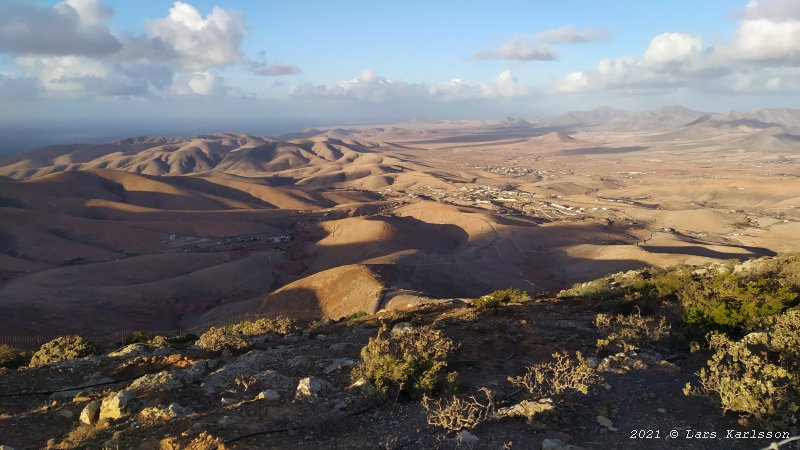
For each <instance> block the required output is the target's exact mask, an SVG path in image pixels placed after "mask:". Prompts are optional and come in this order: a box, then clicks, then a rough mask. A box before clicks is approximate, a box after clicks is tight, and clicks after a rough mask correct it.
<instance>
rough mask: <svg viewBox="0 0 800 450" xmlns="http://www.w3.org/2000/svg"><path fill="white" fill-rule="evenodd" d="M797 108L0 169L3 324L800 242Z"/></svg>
mask: <svg viewBox="0 0 800 450" xmlns="http://www.w3.org/2000/svg"><path fill="white" fill-rule="evenodd" d="M798 235H800V111H796V110H784V109H773V110H761V111H757V112H755V113H749V114H742V113H738V112H730V113H726V114H710V113H709V114H707V113H703V112H697V111H691V110H688V109H685V108H681V107H671V108H662V109H659V110H654V111H645V112H637V113H631V112H625V111H620V110H613V109H610V108H600V109H597V110H593V111H588V112H575V113H569V114H566V115H563V116H558V117H553V118H549V119H542V120H539V121H533V122H529V121H525V120H520V119H510V118H509V119H504V120H493V121H488V120H487V121H433V120H431V121H423V120H420V121H413V122H406V123H399V124H388V125H372V126H359V127H331V128H325V129H309V130H304V131H302V132H298V133H292V134H288V135H284V136H278V137H259V136H251V135H245V134H237V133H219V134H211V135H204V136H196V137H154V136H149V137H136V138H130V139H124V140H120V141H116V142H110V143H105V144H92V145H59V146H51V147H46V148H42V149H39V150H34V151H31V152H27V153H24V154H20V155H13V156H10V157H8V158H6V159H5V160H4V161H2V162H0V328H2V330H3V334H4V335H36V334H61V333H69V332H79V331H80V332H82V333H83V334H88V335H92V334H94V335H97V336H102V335H104V334H108V333H111V332H112V331H117V330H134V329H139V330H151V331H160V330H175V329H186V328H190V327H193V326H197V325H202V324H207V323H210V322H213V321H219V320H227V319H231V318H234V317H240V316H242V315H248V314H262V313H267V314H278V313H287V314H291V315H293V316H295V317H298V318H318V317H322V316H327V317H331V318H339V317H342V316H346V315H349V314H352V313H355V312H358V311H364V312H368V313H371V312H375V311H377V310H379V309H382V308H393V307H397V306H405V305H407V304H412V303H416V302H420V301H422V300H425V299H429V298H442V299H444V298H458V297H476V296H480V295H482V294H485V293H487V292H489V291H491V290H494V289H499V288H506V287H516V288H520V289H525V290H528V291H531V292H533V293H545V292H550V293H552V292H557V291H558V290H560V289H563V288H564V287H566V286H568V285H570V284H572V283H575V282H580V281H586V280H590V279H594V278H597V277H599V276H602V275H605V274H608V273H614V272H619V271H625V270H630V269H638V268H642V267H646V266H669V265H674V264H701V263H706V262H710V261H714V260H722V259H730V258H738V259H745V258H749V257H753V256H763V255H771V254H774V253H776V252H785V251H794V250H800V241H798V240H797V239H796V236H798Z"/></svg>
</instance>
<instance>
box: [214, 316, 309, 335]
mask: <svg viewBox="0 0 800 450" xmlns="http://www.w3.org/2000/svg"><path fill="white" fill-rule="evenodd" d="M223 329H224V330H225V332H227V333H229V334H241V335H244V336H257V335H259V334H268V333H274V334H279V335H282V336H283V335H287V334H291V333H294V332H296V331H297V323H296V322H295V321H294V320H292V319H290V318H289V317H286V316H278V317H275V318H272V319H271V318H267V317H262V318H260V319H258V320H254V321H248V320H245V321H242V322H239V323H235V324H233V325H228V326H226V327H223Z"/></svg>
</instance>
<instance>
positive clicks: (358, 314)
mask: <svg viewBox="0 0 800 450" xmlns="http://www.w3.org/2000/svg"><path fill="white" fill-rule="evenodd" d="M368 315H369V314H367V313H366V312H365V311H356V312H354V313H353V314H350V315H349V316H347V317H346V319H347V320H352V319H359V318H361V317H365V316H368Z"/></svg>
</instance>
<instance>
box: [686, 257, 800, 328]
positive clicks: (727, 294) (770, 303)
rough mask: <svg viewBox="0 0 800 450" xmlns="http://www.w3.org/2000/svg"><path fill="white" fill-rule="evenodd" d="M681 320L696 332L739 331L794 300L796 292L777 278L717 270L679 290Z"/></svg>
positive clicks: (790, 304)
mask: <svg viewBox="0 0 800 450" xmlns="http://www.w3.org/2000/svg"><path fill="white" fill-rule="evenodd" d="M678 297H679V298H680V300H681V304H682V306H683V308H684V313H683V320H684V322H685V323H686V325H687V326H689V327H690V328H691V329H694V330H697V331H698V332H704V331H710V330H723V331H726V332H728V333H733V334H741V332H742V331H743V330H744V329H745V328H747V327H749V326H752V325H753V324H754V323H755V321H756V319H758V318H761V317H767V316H772V315H775V314H779V313H781V312H783V311H784V310H786V309H787V308H789V307H790V306H793V305H795V304H796V301H797V293H796V292H793V291H792V290H791V289H790V288H789V287H787V286H781V283H780V282H779V280H776V279H772V278H758V279H750V278H748V277H746V276H741V275H739V274H737V273H735V272H733V271H729V270H725V271H720V272H718V273H716V274H714V275H713V276H711V277H709V279H706V280H703V281H702V282H699V283H694V284H691V285H690V286H688V287H687V288H686V289H684V290H682V291H680V292H679V293H678Z"/></svg>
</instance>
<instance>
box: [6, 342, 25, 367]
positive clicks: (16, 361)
mask: <svg viewBox="0 0 800 450" xmlns="http://www.w3.org/2000/svg"><path fill="white" fill-rule="evenodd" d="M24 361H25V354H24V353H22V352H21V351H19V350H17V349H15V348H14V347H11V346H10V345H7V344H0V367H8V368H15V367H19V366H21V365H22V364H23V363H24Z"/></svg>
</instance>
